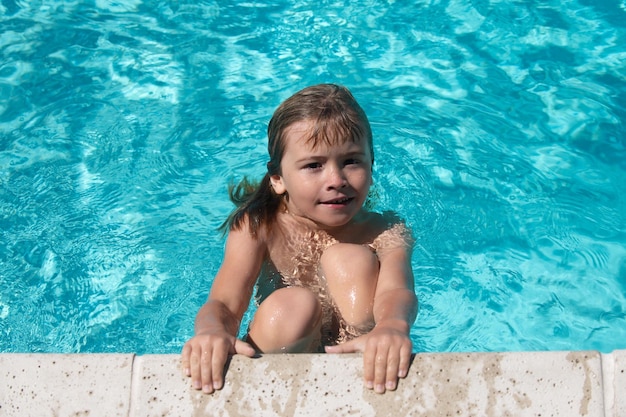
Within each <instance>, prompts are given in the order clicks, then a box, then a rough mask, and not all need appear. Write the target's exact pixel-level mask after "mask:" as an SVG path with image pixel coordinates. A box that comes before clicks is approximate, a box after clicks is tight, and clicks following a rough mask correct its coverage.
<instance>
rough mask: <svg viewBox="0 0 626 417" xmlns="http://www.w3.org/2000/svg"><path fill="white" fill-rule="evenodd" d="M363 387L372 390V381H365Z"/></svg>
mask: <svg viewBox="0 0 626 417" xmlns="http://www.w3.org/2000/svg"><path fill="white" fill-rule="evenodd" d="M365 387H366V388H367V389H373V388H374V381H365Z"/></svg>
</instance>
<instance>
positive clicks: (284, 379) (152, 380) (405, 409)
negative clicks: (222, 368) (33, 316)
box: [0, 350, 626, 417]
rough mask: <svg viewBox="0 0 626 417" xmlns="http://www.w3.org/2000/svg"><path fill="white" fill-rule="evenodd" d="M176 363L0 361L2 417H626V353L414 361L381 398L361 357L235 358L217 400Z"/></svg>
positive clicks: (65, 357)
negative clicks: (365, 376)
mask: <svg viewBox="0 0 626 417" xmlns="http://www.w3.org/2000/svg"><path fill="white" fill-rule="evenodd" d="M179 360H180V357H179V355H143V356H139V355H134V354H0V369H1V371H0V378H1V381H0V416H35V415H36V416H87V415H89V416H92V417H93V416H107V417H111V416H132V417H138V416H205V415H212V416H213V415H214V416H276V415H278V416H282V415H284V416H320V415H324V416H335V415H337V416H343V415H359V416H374V415H393V416H419V415H428V416H498V417H499V416H568V417H569V416H592V417H596V416H597V417H600V416H604V417H623V416H626V397H624V395H623V393H624V392H626V350H621V351H615V352H613V353H611V354H602V353H599V352H596V351H569V352H520V353H435V354H418V355H415V357H414V360H413V363H412V365H411V368H410V371H409V375H408V376H407V378H406V379H404V380H402V381H401V382H400V384H399V387H398V389H397V390H396V391H393V392H387V393H386V394H384V395H380V394H375V393H373V392H372V391H369V390H367V389H365V388H364V387H363V384H362V381H361V377H362V374H361V368H362V359H361V357H360V356H359V355H353V354H351V355H323V354H322V355H318V354H299V355H265V356H263V357H260V358H255V359H249V358H246V357H242V356H235V357H233V359H232V361H231V362H230V365H229V367H228V371H227V377H226V378H227V382H226V385H225V387H224V389H223V390H221V391H219V392H217V393H215V394H213V395H204V394H202V393H200V392H198V391H195V390H193V389H191V388H190V384H189V379H188V378H186V377H184V376H183V375H182V373H181V371H180V365H179Z"/></svg>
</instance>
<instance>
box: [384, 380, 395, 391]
mask: <svg viewBox="0 0 626 417" xmlns="http://www.w3.org/2000/svg"><path fill="white" fill-rule="evenodd" d="M386 388H387V389H390V390H394V389H396V383H395V382H394V381H387V385H386Z"/></svg>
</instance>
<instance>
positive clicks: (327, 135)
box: [283, 120, 367, 151]
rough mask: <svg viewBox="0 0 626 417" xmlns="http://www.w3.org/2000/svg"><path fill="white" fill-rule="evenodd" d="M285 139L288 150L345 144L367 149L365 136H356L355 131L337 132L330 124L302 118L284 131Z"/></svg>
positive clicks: (314, 148) (313, 148) (315, 148)
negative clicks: (320, 123) (324, 124)
mask: <svg viewBox="0 0 626 417" xmlns="http://www.w3.org/2000/svg"><path fill="white" fill-rule="evenodd" d="M283 139H284V141H285V143H284V146H285V150H286V151H289V150H294V149H295V148H300V149H303V150H317V149H320V148H332V147H337V146H343V145H356V147H363V148H366V149H367V144H366V139H365V138H364V137H362V136H355V135H354V134H353V132H350V133H342V132H337V131H335V130H334V129H331V128H329V126H328V125H327V126H325V127H324V126H322V127H320V126H318V125H316V123H315V122H314V121H312V120H301V121H297V122H295V123H293V124H291V125H289V126H288V127H287V128H286V129H285V131H284V136H283Z"/></svg>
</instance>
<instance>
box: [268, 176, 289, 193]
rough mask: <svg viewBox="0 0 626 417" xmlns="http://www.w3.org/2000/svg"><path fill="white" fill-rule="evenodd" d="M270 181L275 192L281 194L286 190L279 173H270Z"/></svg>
mask: <svg viewBox="0 0 626 417" xmlns="http://www.w3.org/2000/svg"><path fill="white" fill-rule="evenodd" d="M270 183H271V184H272V188H273V189H274V192H275V193H276V194H278V195H282V194H285V192H287V189H286V188H285V184H284V183H283V177H281V176H280V175H270Z"/></svg>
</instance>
